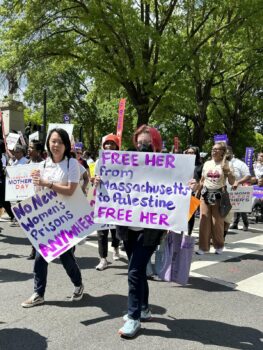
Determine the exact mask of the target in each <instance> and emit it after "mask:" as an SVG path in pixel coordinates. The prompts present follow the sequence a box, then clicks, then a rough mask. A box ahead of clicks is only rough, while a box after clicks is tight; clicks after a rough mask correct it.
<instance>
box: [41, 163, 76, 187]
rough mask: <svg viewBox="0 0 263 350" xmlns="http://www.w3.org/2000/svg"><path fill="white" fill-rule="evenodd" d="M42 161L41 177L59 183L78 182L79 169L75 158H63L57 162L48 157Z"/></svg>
mask: <svg viewBox="0 0 263 350" xmlns="http://www.w3.org/2000/svg"><path fill="white" fill-rule="evenodd" d="M42 163H43V169H42V171H41V178H42V179H44V180H48V181H50V182H51V181H52V182H54V183H61V184H67V183H70V182H72V183H79V180H80V169H79V163H78V161H77V159H74V158H70V159H69V160H68V158H65V159H63V160H62V161H61V162H59V163H54V162H53V161H52V159H51V158H48V159H47V160H45V161H44V162H42Z"/></svg>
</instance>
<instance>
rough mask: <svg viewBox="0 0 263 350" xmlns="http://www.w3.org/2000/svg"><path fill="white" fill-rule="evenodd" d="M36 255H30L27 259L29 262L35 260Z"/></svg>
mask: <svg viewBox="0 0 263 350" xmlns="http://www.w3.org/2000/svg"><path fill="white" fill-rule="evenodd" d="M35 257H36V254H32V253H31V254H30V255H28V257H27V258H26V259H27V260H35Z"/></svg>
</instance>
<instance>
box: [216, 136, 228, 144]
mask: <svg viewBox="0 0 263 350" xmlns="http://www.w3.org/2000/svg"><path fill="white" fill-rule="evenodd" d="M217 142H225V143H228V137H227V134H222V135H214V143H217Z"/></svg>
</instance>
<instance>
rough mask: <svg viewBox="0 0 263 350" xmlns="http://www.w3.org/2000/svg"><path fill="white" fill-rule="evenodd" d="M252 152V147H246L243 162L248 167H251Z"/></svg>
mask: <svg viewBox="0 0 263 350" xmlns="http://www.w3.org/2000/svg"><path fill="white" fill-rule="evenodd" d="M253 154H254V148H253V147H246V155H245V163H246V165H247V166H248V167H249V169H252V168H253Z"/></svg>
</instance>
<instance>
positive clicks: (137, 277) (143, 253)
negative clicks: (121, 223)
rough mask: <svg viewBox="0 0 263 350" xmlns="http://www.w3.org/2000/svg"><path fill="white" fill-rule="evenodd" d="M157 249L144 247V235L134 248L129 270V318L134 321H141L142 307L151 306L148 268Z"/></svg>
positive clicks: (140, 236)
mask: <svg viewBox="0 0 263 350" xmlns="http://www.w3.org/2000/svg"><path fill="white" fill-rule="evenodd" d="M155 248H156V247H155V246H143V234H142V233H141V234H140V235H139V237H138V240H137V242H136V244H135V245H134V247H133V252H132V255H131V258H130V261H129V268H128V284H129V294H128V316H129V318H132V319H134V320H139V319H140V315H141V311H142V307H143V308H144V309H148V306H149V304H148V303H149V301H148V299H149V287H148V281H147V276H146V266H147V263H148V261H149V259H150V257H151V255H152V254H153V252H154V250H155Z"/></svg>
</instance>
